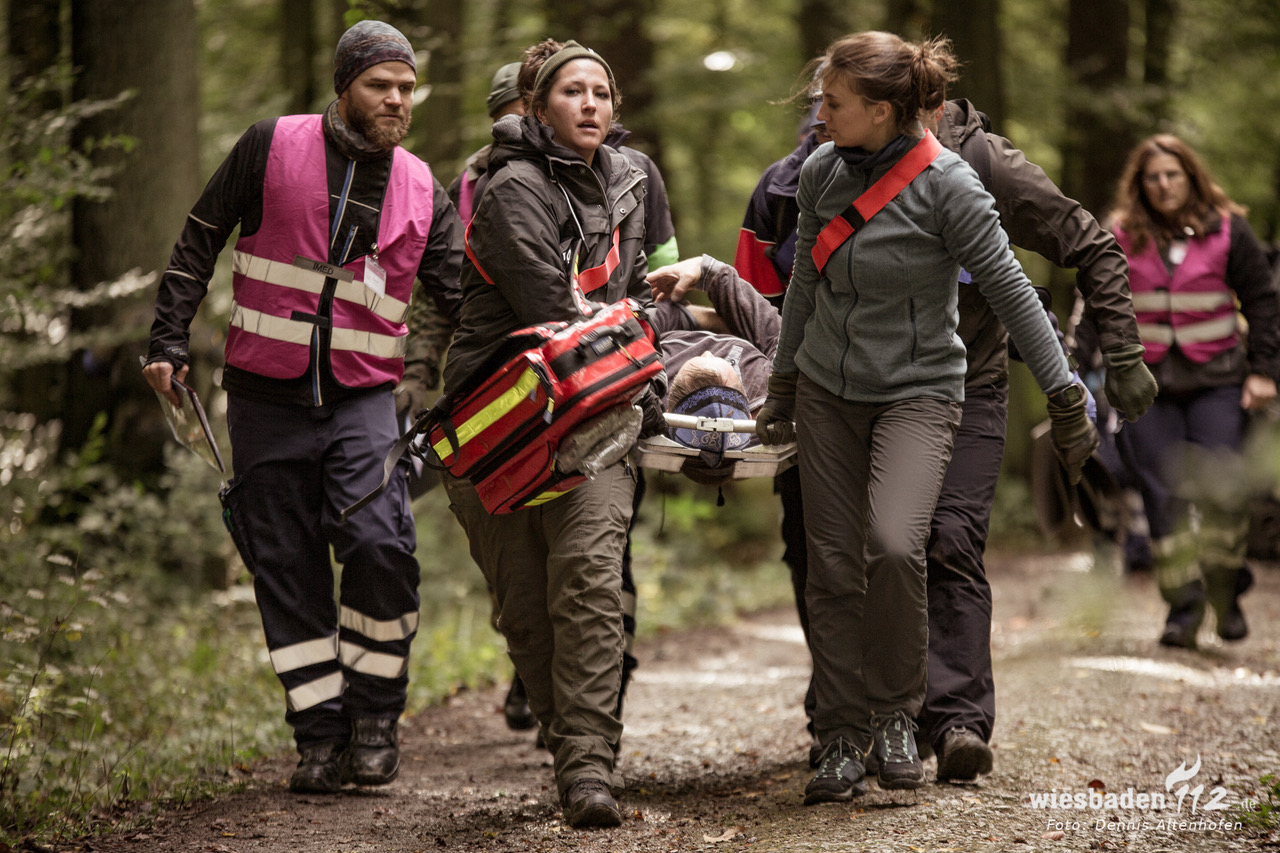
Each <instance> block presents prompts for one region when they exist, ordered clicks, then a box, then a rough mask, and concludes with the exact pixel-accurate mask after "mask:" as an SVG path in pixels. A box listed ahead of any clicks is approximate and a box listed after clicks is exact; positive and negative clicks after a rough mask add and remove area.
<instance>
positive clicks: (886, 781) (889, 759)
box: [871, 711, 924, 790]
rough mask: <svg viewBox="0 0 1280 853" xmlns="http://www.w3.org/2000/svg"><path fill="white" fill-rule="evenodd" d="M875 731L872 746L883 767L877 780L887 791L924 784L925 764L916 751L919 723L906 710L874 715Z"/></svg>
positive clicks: (872, 723) (872, 726)
mask: <svg viewBox="0 0 1280 853" xmlns="http://www.w3.org/2000/svg"><path fill="white" fill-rule="evenodd" d="M871 728H872V730H873V731H874V733H875V741H874V744H873V746H872V749H874V750H875V753H876V758H877V759H878V760H879V763H880V768H879V774H878V781H879V782H880V787H881V788H883V789H885V790H893V789H898V788H907V789H909V788H921V787H924V765H923V764H922V763H921V762H920V753H919V752H917V751H916V736H915V730H916V724H915V721H914V720H912V719H911V718H910V717H908V716H907V712H906V711H894V712H893V713H892V714H872V715H871Z"/></svg>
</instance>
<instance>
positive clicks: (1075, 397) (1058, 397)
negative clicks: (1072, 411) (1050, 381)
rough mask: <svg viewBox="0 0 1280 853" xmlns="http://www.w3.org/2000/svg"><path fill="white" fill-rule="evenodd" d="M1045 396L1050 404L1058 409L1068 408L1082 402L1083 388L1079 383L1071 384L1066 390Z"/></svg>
mask: <svg viewBox="0 0 1280 853" xmlns="http://www.w3.org/2000/svg"><path fill="white" fill-rule="evenodd" d="M1047 396H1048V398H1049V402H1050V403H1052V404H1053V405H1055V406H1057V407H1058V408H1060V409H1065V408H1067V407H1068V406H1076V405H1079V404H1080V402H1081V401H1082V400H1084V386H1083V385H1081V384H1080V383H1079V382H1072V383H1071V384H1070V385H1068V386H1067V387H1066V388H1063V389H1061V390H1058V391H1054V392H1053V393H1052V394H1049V395H1047Z"/></svg>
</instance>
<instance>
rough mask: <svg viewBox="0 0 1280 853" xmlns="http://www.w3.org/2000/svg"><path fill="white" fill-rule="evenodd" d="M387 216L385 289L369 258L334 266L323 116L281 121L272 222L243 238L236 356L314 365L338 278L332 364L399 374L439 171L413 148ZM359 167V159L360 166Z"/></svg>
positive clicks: (401, 166)
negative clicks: (315, 318) (370, 276)
mask: <svg viewBox="0 0 1280 853" xmlns="http://www.w3.org/2000/svg"><path fill="white" fill-rule="evenodd" d="M392 157H393V159H392V164H391V173H390V175H389V176H388V178H387V188H386V193H385V195H384V196H383V203H382V210H381V213H380V215H379V220H378V239H377V251H378V257H377V260H378V264H379V265H380V266H381V267H382V269H383V270H384V272H385V274H386V283H385V290H384V292H383V294H381V295H380V294H379V293H377V292H376V291H375V290H374V289H373V288H372V287H370V286H369V285H367V284H366V283H365V274H366V268H365V260H366V259H365V258H364V257H361V258H357V259H356V260H354V261H352V262H350V263H348V264H346V265H345V266H344V267H342V268H337V267H334V266H330V265H329V264H328V263H326V262H327V260H328V258H329V227H330V225H329V185H328V177H327V172H326V169H325V142H324V131H323V129H322V127H321V117H320V116H319V115H303V116H283V117H281V118H280V119H279V120H278V121H277V122H276V128H275V132H274V134H273V135H272V137H271V149H270V151H269V153H268V155H267V169H266V179H265V181H264V183H263V188H262V226H261V227H260V228H259V229H258V231H257V233H255V234H253V235H251V236H249V237H242V238H241V239H240V240H239V241H237V242H236V249H235V258H234V271H233V276H232V278H233V284H234V296H235V301H234V302H233V304H232V307H231V325H230V329H229V331H228V334H227V346H226V360H227V363H228V364H231V365H234V366H236V367H239V368H241V369H244V370H248V371H251V372H253V373H257V374H260V375H263V376H269V377H272V378H274V379H295V378H297V377H299V376H301V375H302V374H303V373H305V372H306V370H307V364H308V360H309V358H310V353H311V338H312V333H313V332H314V330H315V329H316V325H315V323H314V322H311V321H309V320H307V319H305V318H306V317H307V316H310V315H314V314H315V313H316V310H317V309H318V307H319V305H320V296H321V291H322V290H323V289H324V287H325V283H326V279H334V280H335V281H336V288H335V290H334V294H333V301H332V328H331V329H330V333H331V334H330V347H329V364H330V367H331V368H332V370H333V375H334V378H336V379H337V380H338V382H339V383H341V384H342V385H345V386H348V387H352V388H369V387H374V386H376V385H381V384H383V383H386V382H393V383H394V382H399V381H400V378H401V376H403V374H404V353H405V349H406V346H407V343H408V327H407V326H406V325H405V320H406V318H407V317H408V313H409V299H410V296H411V294H412V292H413V281H414V278H415V277H416V276H417V272H418V265H419V264H420V262H421V260H422V253H423V251H424V250H425V248H426V245H427V235H428V234H429V233H430V231H431V211H432V203H433V200H432V186H433V185H432V179H431V170H430V169H429V168H428V166H427V164H426V163H423V162H422V161H421V160H419V159H418V158H417V157H414V156H413V155H412V154H410V153H409V152H407V151H405V150H404V149H403V148H399V147H397V148H396V149H395V151H394V152H393V155H392ZM358 168H359V167H357V169H358Z"/></svg>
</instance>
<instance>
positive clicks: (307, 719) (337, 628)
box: [227, 390, 419, 746]
mask: <svg viewBox="0 0 1280 853" xmlns="http://www.w3.org/2000/svg"><path fill="white" fill-rule="evenodd" d="M227 425H228V427H229V430H230V434H231V448H232V454H233V461H234V466H235V471H236V477H235V480H234V481H233V486H234V492H233V495H234V501H233V506H234V510H235V514H236V522H237V526H238V527H239V528H240V530H239V534H240V535H239V537H238V541H237V545H238V546H239V547H240V548H241V553H242V556H243V557H244V559H245V563H246V564H247V565H248V567H249V570H250V571H251V572H252V574H253V582H254V591H255V593H256V595H257V600H258V609H259V611H260V613H261V615H262V627H263V631H264V633H265V634H266V640H267V649H268V650H269V651H270V653H271V662H272V666H273V667H274V669H275V671H276V674H277V676H278V677H279V679H280V682H281V684H282V685H283V686H284V689H285V693H286V705H287V710H286V714H285V719H286V720H287V721H288V722H289V724H290V725H291V726H292V727H293V730H294V738H295V740H296V741H297V742H298V744H299V746H302V745H305V744H308V743H315V742H322V741H346V740H347V739H348V738H349V736H350V731H351V722H350V721H351V718H353V717H382V718H396V717H398V716H399V715H400V713H401V712H402V711H403V710H404V705H405V692H406V687H407V685H408V659H409V647H410V645H411V643H412V641H413V637H414V634H415V633H416V631H417V627H418V579H419V567H418V561H417V559H416V558H415V557H414V550H415V548H416V547H417V533H416V530H415V527H414V523H413V516H412V514H411V513H410V511H409V494H408V486H407V483H406V478H405V476H394V477H392V479H391V483H390V485H389V486H388V487H387V489H386V490H385V491H384V492H383V493H382V494H381V495H379V497H378V498H377V499H376V500H374V501H373V502H372V503H371V504H369V505H368V506H366V507H364V508H363V509H361V510H360V511H358V512H356V513H355V514H354V515H353V516H352V517H351V518H349V519H348V520H346V521H342V520H341V519H340V514H341V511H342V510H343V509H344V508H346V507H348V506H350V505H351V504H353V503H355V501H356V500H357V499H359V498H360V497H362V496H363V495H365V494H367V493H368V492H370V491H372V490H373V489H374V488H375V487H376V486H377V485H378V483H379V482H380V481H381V479H382V465H383V459H384V458H385V456H386V453H387V451H388V450H389V449H390V447H391V445H392V444H393V443H395V440H396V438H397V437H398V434H399V433H398V429H397V425H396V418H395V404H394V402H393V400H392V396H391V393H390V391H384V390H377V391H371V392H370V393H368V394H363V395H361V396H359V397H356V398H354V399H351V400H348V401H346V402H343V403H341V404H338V405H334V406H322V407H316V408H309V407H303V406H294V405H277V404H272V403H266V402H261V401H258V400H253V399H248V398H245V397H240V396H234V395H233V396H230V397H229V399H228V405H227ZM401 467H402V469H404V471H405V473H407V468H406V467H405V466H404V463H402V464H401ZM246 551H247V553H246ZM331 551H332V556H331V554H330V552H331ZM335 562H336V563H337V564H338V565H340V566H341V567H342V572H341V578H340V580H339V582H338V595H337V600H335V595H334V563H335Z"/></svg>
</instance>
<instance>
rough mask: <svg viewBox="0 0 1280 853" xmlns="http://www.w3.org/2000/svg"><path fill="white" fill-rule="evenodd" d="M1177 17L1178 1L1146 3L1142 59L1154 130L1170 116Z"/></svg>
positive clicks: (1148, 105) (1151, 126) (1144, 81)
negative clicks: (1171, 53) (1173, 48)
mask: <svg viewBox="0 0 1280 853" xmlns="http://www.w3.org/2000/svg"><path fill="white" fill-rule="evenodd" d="M1176 17H1177V9H1176V7H1175V3H1174V0H1146V33H1147V46H1146V50H1145V51H1144V53H1143V58H1142V82H1143V85H1144V87H1145V89H1146V97H1145V98H1144V99H1143V100H1144V103H1145V105H1146V106H1147V109H1148V111H1149V114H1150V115H1151V116H1153V117H1154V118H1155V121H1153V122H1151V124H1150V125H1149V126H1148V127H1149V129H1151V130H1154V129H1155V127H1156V125H1157V124H1158V122H1159V119H1160V118H1162V117H1164V116H1167V115H1169V102H1170V100H1171V96H1172V94H1173V93H1172V92H1171V91H1170V90H1169V53H1170V49H1171V47H1172V42H1173V24H1174V20H1175V18H1176Z"/></svg>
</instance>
